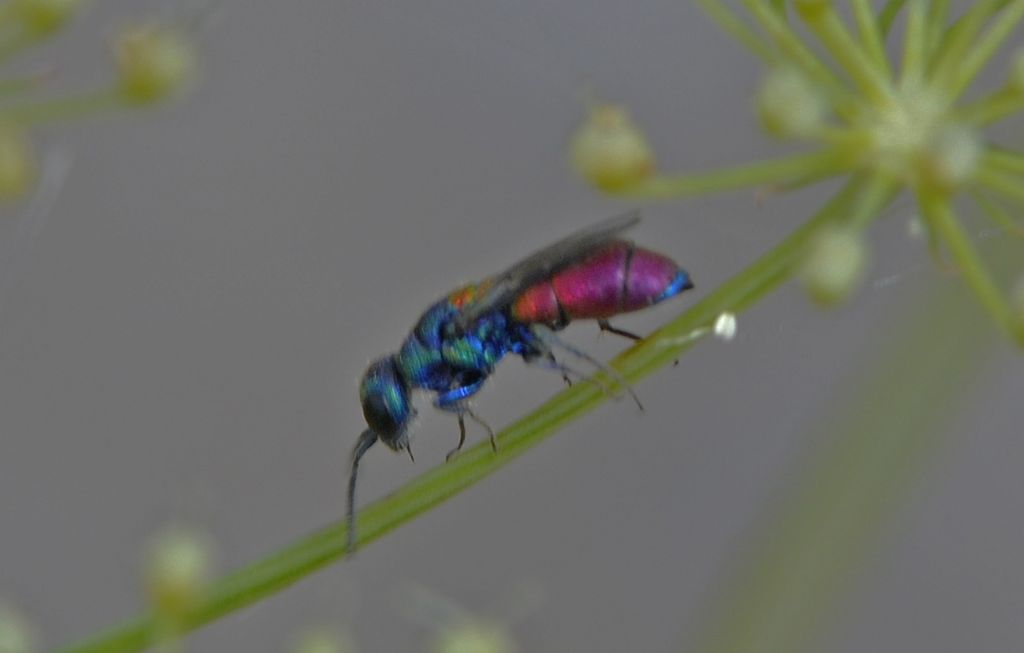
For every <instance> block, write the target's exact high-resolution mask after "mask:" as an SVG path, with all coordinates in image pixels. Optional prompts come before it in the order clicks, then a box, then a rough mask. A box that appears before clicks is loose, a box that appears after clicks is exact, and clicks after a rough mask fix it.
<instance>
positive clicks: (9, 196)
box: [0, 123, 38, 201]
mask: <svg viewBox="0 0 1024 653" xmlns="http://www.w3.org/2000/svg"><path fill="white" fill-rule="evenodd" d="M37 174H38V167H37V165H36V157H35V150H34V149H33V147H32V143H31V141H29V139H28V137H27V136H26V135H25V132H23V131H22V130H21V129H20V128H18V127H17V126H15V125H12V124H2V123H0V201H4V200H13V199H17V198H19V197H21V196H23V195H24V194H25V193H26V192H27V191H28V189H29V188H31V186H32V185H33V184H34V183H35V180H36V176H37Z"/></svg>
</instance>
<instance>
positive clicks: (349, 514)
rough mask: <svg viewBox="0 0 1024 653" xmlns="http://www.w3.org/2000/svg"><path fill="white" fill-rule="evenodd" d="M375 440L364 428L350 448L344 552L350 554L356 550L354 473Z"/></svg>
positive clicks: (374, 434)
mask: <svg viewBox="0 0 1024 653" xmlns="http://www.w3.org/2000/svg"><path fill="white" fill-rule="evenodd" d="M376 442H377V434H376V433H374V432H373V431H372V430H370V429H366V430H365V431H363V433H362V435H360V436H359V440H357V441H356V446H355V448H354V449H352V468H351V471H350V472H349V476H348V504H347V507H346V510H345V524H346V526H347V528H346V534H345V537H346V541H345V552H346V553H347V554H348V555H352V553H354V552H355V550H356V473H357V472H358V471H359V460H360V459H361V458H362V457H363V454H365V453H366V452H367V450H368V449H369V448H370V447H372V446H373V445H374V443H376Z"/></svg>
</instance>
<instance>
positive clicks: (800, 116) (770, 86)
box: [755, 67, 825, 138]
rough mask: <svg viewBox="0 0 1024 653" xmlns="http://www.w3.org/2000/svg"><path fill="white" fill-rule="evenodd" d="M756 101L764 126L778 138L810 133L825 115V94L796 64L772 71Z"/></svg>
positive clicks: (762, 83)
mask: <svg viewBox="0 0 1024 653" xmlns="http://www.w3.org/2000/svg"><path fill="white" fill-rule="evenodd" d="M755 102H756V104H755V106H756V108H757V115H758V117H759V118H760V119H761V125H762V127H764V129H765V131H767V132H768V133H769V134H771V135H772V136H776V137H778V138H789V137H794V136H796V137H799V136H808V135H810V134H811V133H812V132H813V131H814V130H815V129H816V128H817V127H819V126H820V125H821V124H822V122H823V121H824V118H825V101H824V99H823V98H822V97H821V94H820V93H818V91H817V89H815V88H814V86H813V85H812V84H811V83H810V82H808V81H807V78H806V77H804V76H803V75H802V74H800V73H799V72H798V71H796V70H795V69H793V68H788V67H782V68H775V69H774V70H772V71H770V72H769V73H768V75H767V76H766V77H765V78H764V80H763V81H762V82H761V88H760V89H758V92H757V98H756V100H755Z"/></svg>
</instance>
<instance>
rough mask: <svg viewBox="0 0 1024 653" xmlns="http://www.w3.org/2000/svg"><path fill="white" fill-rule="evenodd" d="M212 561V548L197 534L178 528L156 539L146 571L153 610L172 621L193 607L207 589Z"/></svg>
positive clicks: (149, 555)
mask: <svg viewBox="0 0 1024 653" xmlns="http://www.w3.org/2000/svg"><path fill="white" fill-rule="evenodd" d="M211 557H212V555H211V546H210V544H209V542H208V541H207V539H206V538H205V537H203V536H202V535H201V534H199V533H196V532H194V531H190V530H186V529H183V528H180V527H178V528H172V529H169V530H167V531H164V532H163V533H161V534H160V535H158V536H157V537H156V539H154V540H153V543H152V545H151V546H150V549H149V551H148V555H147V559H146V567H145V572H146V573H145V578H146V592H147V594H148V596H149V600H150V602H151V603H152V605H153V609H154V610H155V611H156V612H157V613H158V614H160V615H161V616H162V617H165V618H167V619H169V620H170V621H174V620H176V619H178V618H179V617H181V616H182V615H183V614H184V613H185V612H186V611H187V610H188V609H189V608H191V607H193V606H194V605H195V604H196V603H197V602H198V601H199V600H200V599H201V598H202V595H203V593H204V591H205V589H206V583H207V580H208V578H209V573H210V560H211Z"/></svg>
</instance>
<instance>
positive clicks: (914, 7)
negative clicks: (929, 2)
mask: <svg viewBox="0 0 1024 653" xmlns="http://www.w3.org/2000/svg"><path fill="white" fill-rule="evenodd" d="M927 56H928V35H927V31H926V26H925V4H924V0H910V8H909V9H908V10H907V33H906V36H905V37H904V38H903V69H902V70H901V71H900V75H901V78H902V80H903V81H904V83H907V84H912V83H914V82H916V81H918V80H920V79H921V78H922V77H923V76H924V70H925V62H926V58H927Z"/></svg>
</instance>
